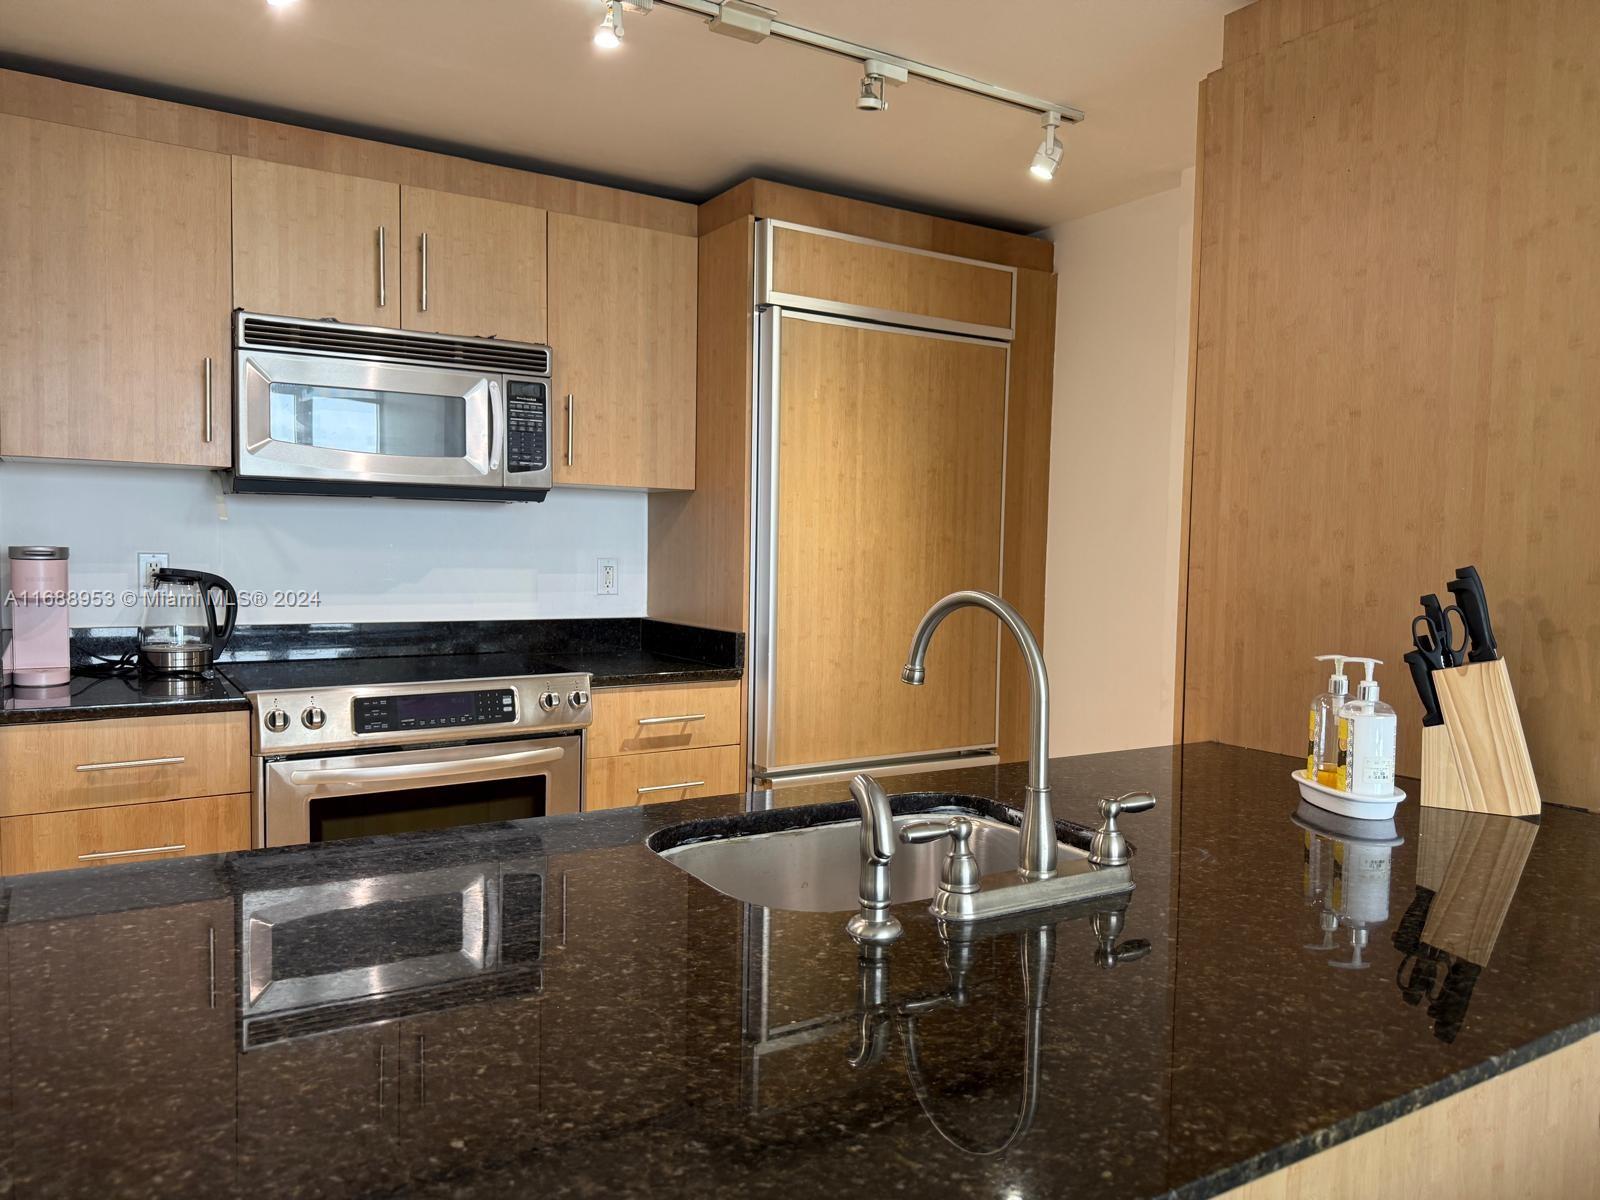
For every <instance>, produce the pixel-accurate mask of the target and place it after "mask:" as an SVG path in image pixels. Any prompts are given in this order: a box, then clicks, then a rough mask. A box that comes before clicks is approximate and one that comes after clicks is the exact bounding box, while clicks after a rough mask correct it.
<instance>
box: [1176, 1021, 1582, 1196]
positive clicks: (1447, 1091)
mask: <svg viewBox="0 0 1600 1200" xmlns="http://www.w3.org/2000/svg"><path fill="white" fill-rule="evenodd" d="M1597 1033H1600V1015H1597V1016H1593V1017H1586V1018H1585V1019H1583V1020H1581V1021H1578V1022H1576V1023H1574V1024H1572V1025H1568V1026H1566V1027H1565V1028H1562V1029H1556V1030H1552V1031H1551V1032H1549V1033H1547V1034H1544V1035H1543V1036H1542V1037H1537V1038H1534V1039H1533V1040H1532V1041H1531V1042H1525V1043H1524V1044H1523V1045H1521V1046H1518V1047H1516V1048H1515V1049H1512V1050H1507V1051H1505V1052H1504V1053H1501V1054H1493V1055H1490V1056H1489V1057H1488V1058H1486V1059H1484V1060H1483V1061H1482V1062H1479V1063H1476V1064H1474V1065H1473V1066H1470V1067H1466V1068H1464V1069H1462V1070H1460V1071H1457V1072H1455V1074H1453V1075H1447V1076H1445V1077H1444V1078H1443V1079H1439V1080H1435V1081H1434V1082H1433V1083H1429V1084H1424V1085H1423V1086H1422V1087H1419V1088H1415V1089H1413V1090H1412V1091H1410V1092H1407V1093H1406V1094H1405V1095H1403V1096H1395V1097H1394V1098H1392V1099H1389V1100H1385V1101H1383V1102H1382V1103H1380V1104H1376V1105H1374V1106H1373V1107H1371V1108H1368V1109H1363V1110H1362V1111H1361V1112H1358V1113H1354V1114H1352V1115H1351V1116H1348V1117H1345V1118H1344V1119H1343V1120H1340V1121H1335V1122H1334V1123H1333V1124H1331V1125H1327V1126H1324V1127H1323V1128H1321V1129H1317V1130H1314V1131H1313V1132H1311V1133H1306V1134H1302V1135H1301V1136H1299V1137H1297V1138H1293V1139H1291V1140H1290V1141H1287V1142H1282V1143H1280V1144H1279V1145H1277V1146H1273V1147H1272V1148H1271V1149H1268V1150H1263V1151H1262V1152H1260V1153H1259V1154H1255V1155H1252V1156H1251V1157H1250V1158H1246V1159H1243V1160H1241V1161H1240V1162H1237V1163H1234V1164H1233V1165H1232V1166H1230V1167H1224V1168H1223V1169H1222V1170H1220V1171H1215V1172H1213V1173H1212V1174H1210V1175H1206V1176H1202V1177H1201V1178H1199V1179H1195V1180H1191V1181H1190V1182H1188V1183H1185V1184H1180V1185H1179V1186H1178V1187H1176V1188H1173V1189H1172V1190H1171V1191H1168V1192H1165V1193H1162V1195H1161V1197H1159V1198H1158V1200H1212V1198H1213V1197H1216V1196H1222V1195H1225V1194H1227V1193H1228V1192H1230V1191H1232V1190H1233V1189H1234V1188H1237V1187H1241V1186H1243V1185H1244V1184H1247V1183H1251V1182H1253V1181H1255V1180H1257V1179H1262V1178H1264V1177H1266V1176H1268V1175H1272V1174H1275V1173H1276V1172H1278V1171H1281V1170H1284V1169H1285V1168H1287V1167H1292V1166H1293V1165H1294V1164H1295V1163H1298V1162H1304V1161H1305V1160H1306V1159H1309V1158H1314V1157H1316V1156H1317V1155H1318V1154H1321V1153H1322V1152H1323V1151H1324V1150H1332V1149H1333V1148H1334V1147H1335V1146H1340V1145H1343V1144H1344V1143H1345V1142H1349V1141H1353V1140H1355V1139H1356V1138H1358V1137H1360V1136H1361V1135H1362V1134H1364V1133H1370V1132H1372V1131H1373V1130H1374V1129H1382V1128H1383V1127H1384V1126H1385V1125H1390V1124H1393V1123H1394V1122H1395V1121H1398V1120H1400V1119H1401V1118H1402V1117H1407V1116H1410V1115H1411V1114H1412V1113H1414V1112H1420V1111H1422V1110H1423V1109H1425V1108H1428V1107H1429V1106H1431V1105H1434V1104H1438V1103H1439V1102H1440V1101H1442V1100H1447V1099H1449V1098H1450V1097H1451V1096H1454V1095H1455V1094H1456V1093H1457V1092H1464V1091H1466V1090H1467V1089H1468V1088H1470V1087H1475V1086H1476V1085H1478V1084H1480V1083H1487V1082H1488V1081H1489V1080H1491V1079H1495V1078H1498V1077H1499V1076H1501V1075H1504V1074H1507V1073H1508V1072H1510V1071H1513V1070H1515V1069H1516V1068H1518V1067H1522V1066H1526V1065H1528V1064H1529V1063H1531V1062H1536V1061H1537V1060H1539V1059H1541V1058H1544V1057H1545V1056H1546V1055H1550V1054H1554V1053H1555V1052H1556V1051H1557V1050H1562V1049H1565V1048H1566V1047H1567V1046H1570V1045H1573V1044H1574V1043H1577V1042H1581V1041H1582V1040H1583V1039H1584V1038H1586V1037H1590V1036H1592V1035H1594V1034H1597Z"/></svg>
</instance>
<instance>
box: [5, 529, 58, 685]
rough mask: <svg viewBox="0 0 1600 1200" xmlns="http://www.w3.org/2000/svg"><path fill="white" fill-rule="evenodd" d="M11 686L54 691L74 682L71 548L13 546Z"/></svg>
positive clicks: (10, 649)
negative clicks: (69, 593) (69, 597)
mask: <svg viewBox="0 0 1600 1200" xmlns="http://www.w3.org/2000/svg"><path fill="white" fill-rule="evenodd" d="M10 557H11V646H10V648H9V657H10V660H11V661H10V668H11V682H12V684H13V685H14V686H16V687H56V686H58V685H60V684H63V683H66V682H68V681H69V680H70V679H71V678H72V659H71V655H70V652H69V649H68V646H69V642H70V640H71V636H72V633H71V630H72V626H71V620H70V618H71V616H72V614H71V612H70V610H69V609H68V607H67V548H66V547H65V546H13V547H11V555H10Z"/></svg>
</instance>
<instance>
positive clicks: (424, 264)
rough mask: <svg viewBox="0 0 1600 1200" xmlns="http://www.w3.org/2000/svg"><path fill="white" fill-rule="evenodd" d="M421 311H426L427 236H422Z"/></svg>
mask: <svg viewBox="0 0 1600 1200" xmlns="http://www.w3.org/2000/svg"><path fill="white" fill-rule="evenodd" d="M422 311H423V312H427V311H428V235H427V234H426V233H424V234H423V235H422Z"/></svg>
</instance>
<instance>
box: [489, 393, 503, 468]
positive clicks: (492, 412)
mask: <svg viewBox="0 0 1600 1200" xmlns="http://www.w3.org/2000/svg"><path fill="white" fill-rule="evenodd" d="M505 427H506V423H505V419H504V415H503V413H502V410H501V399H500V385H499V384H498V383H497V382H495V381H494V380H493V379H491V380H490V381H489V470H490V471H498V470H499V469H500V438H501V435H502V431H503V430H504V429H505Z"/></svg>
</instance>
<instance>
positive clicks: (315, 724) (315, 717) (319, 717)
mask: <svg viewBox="0 0 1600 1200" xmlns="http://www.w3.org/2000/svg"><path fill="white" fill-rule="evenodd" d="M327 723H328V714H327V713H325V712H323V711H322V709H320V708H318V707H317V706H316V705H315V704H313V705H312V706H311V707H310V708H308V709H306V710H305V711H304V712H302V713H301V714H300V724H302V725H304V726H305V727H306V728H307V729H321V728H322V727H323V726H324V725H326V724H327Z"/></svg>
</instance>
